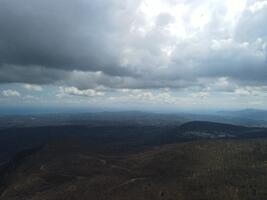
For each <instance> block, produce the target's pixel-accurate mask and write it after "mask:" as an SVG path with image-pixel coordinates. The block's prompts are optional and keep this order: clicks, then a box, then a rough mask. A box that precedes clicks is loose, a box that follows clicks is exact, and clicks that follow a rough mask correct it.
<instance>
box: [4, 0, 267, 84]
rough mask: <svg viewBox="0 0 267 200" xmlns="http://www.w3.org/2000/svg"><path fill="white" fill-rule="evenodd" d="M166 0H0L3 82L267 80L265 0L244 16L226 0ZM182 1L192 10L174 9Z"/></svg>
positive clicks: (250, 7)
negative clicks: (180, 14)
mask: <svg viewBox="0 0 267 200" xmlns="http://www.w3.org/2000/svg"><path fill="white" fill-rule="evenodd" d="M157 2H158V1H157ZM162 2H163V3H162V5H163V4H164V6H162V5H161V4H159V5H158V7H155V8H147V10H145V9H143V10H142V6H143V7H144V6H146V5H147V4H149V3H150V4H151V6H152V7H153V6H155V5H157V3H154V2H153V1H152V0H150V1H149V0H146V1H144V0H143V1H141V0H75V1H74V0H0V82H1V83H6V82H10V83H11V82H25V83H36V84H48V83H53V84H59V85H68V86H75V87H78V88H80V89H87V88H96V87H98V86H104V87H110V88H164V87H174V88H186V87H191V86H195V85H199V86H200V87H206V86H205V84H204V83H203V85H202V83H201V82H200V81H199V80H200V79H206V80H208V79H212V80H216V79H217V78H220V77H228V78H229V80H232V81H236V82H240V83H242V84H244V85H251V84H254V85H267V81H266V76H267V67H266V66H267V63H266V44H267V36H266V35H267V31H266V30H267V29H266V26H265V23H266V19H267V6H265V4H264V3H262V2H265V1H250V0H247V1H246V2H247V4H246V5H245V6H246V7H245V8H244V9H243V10H241V11H242V12H241V14H240V13H239V10H238V9H239V6H237V5H234V4H233V5H230V4H229V2H228V1H223V0H222V1H218V2H217V3H212V2H211V1H208V0H206V1H201V2H200V1H190V2H189V1H183V0H181V1H180V0H177V1H176V0H169V1H162ZM227 2H228V3H227ZM237 2H239V4H240V2H241V1H237ZM177 3H181V4H183V6H184V10H179V11H176V10H174V11H175V12H171V10H172V8H173V7H174V6H175V5H176V4H177ZM241 3H242V2H241ZM265 3H266V2H265ZM165 4H168V5H165ZM228 4H229V5H228ZM140 5H141V7H140ZM240 5H241V4H240ZM166 6H167V8H168V9H165V10H163V9H164V8H165V7H166ZM182 8H183V7H182ZM177 9H178V8H177ZM180 9H181V8H180ZM157 10H159V11H157ZM161 10H162V11H161ZM231 10H232V11H231ZM230 11H231V12H236V13H234V14H233V13H231V12H230ZM146 12H147V13H146ZM179 12H181V13H182V12H184V13H185V14H183V16H176V15H177V13H178V14H179ZM229 13H230V14H229Z"/></svg>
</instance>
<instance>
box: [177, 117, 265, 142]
mask: <svg viewBox="0 0 267 200" xmlns="http://www.w3.org/2000/svg"><path fill="white" fill-rule="evenodd" d="M179 131H180V132H181V133H183V134H186V135H190V136H192V137H193V136H196V137H201V138H254V137H266V136H267V129H266V128H258V127H245V126H237V125H232V124H223V123H216V122H208V121H192V122H188V123H185V124H182V125H181V126H180V127H179Z"/></svg>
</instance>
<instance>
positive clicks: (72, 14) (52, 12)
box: [0, 0, 134, 75]
mask: <svg viewBox="0 0 267 200" xmlns="http://www.w3.org/2000/svg"><path fill="white" fill-rule="evenodd" d="M127 6H132V7H134V4H131V5H128V3H127V2H123V1H103V0H90V1H85V0H77V1H72V0H45V1H43V0H23V1H21V0H1V1H0V28H1V31H0V65H2V66H3V65H4V64H11V65H17V66H33V65H37V66H43V67H46V68H57V69H64V70H73V69H76V70H85V71H87V70H89V71H97V70H101V71H105V73H107V74H116V75H125V74H127V73H129V72H128V70H127V69H125V68H121V67H120V65H119V58H118V57H119V52H118V51H119V50H120V45H121V43H122V42H123V41H120V39H123V38H122V37H120V35H121V34H123V31H124V30H125V26H127V25H128V24H127V22H128V21H127V19H126V18H125V16H124V18H121V16H120V14H121V13H120V12H122V13H123V12H127ZM129 15H131V13H130V12H129ZM126 28H127V27H126Z"/></svg>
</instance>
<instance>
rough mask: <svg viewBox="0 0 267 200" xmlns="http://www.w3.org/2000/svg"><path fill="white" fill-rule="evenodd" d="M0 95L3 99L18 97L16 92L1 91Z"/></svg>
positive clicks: (18, 94)
mask: <svg viewBox="0 0 267 200" xmlns="http://www.w3.org/2000/svg"><path fill="white" fill-rule="evenodd" d="M2 95H3V96H4V97H19V96H20V93H19V92H18V91H16V90H3V91H2Z"/></svg>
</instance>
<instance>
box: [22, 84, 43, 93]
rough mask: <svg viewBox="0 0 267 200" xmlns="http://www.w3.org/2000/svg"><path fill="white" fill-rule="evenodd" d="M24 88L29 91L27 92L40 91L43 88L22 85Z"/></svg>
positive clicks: (33, 85)
mask: <svg viewBox="0 0 267 200" xmlns="http://www.w3.org/2000/svg"><path fill="white" fill-rule="evenodd" d="M24 88H25V89H27V90H29V91H38V92H40V91H42V90H43V88H42V87H41V86H40V85H35V84H24Z"/></svg>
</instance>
